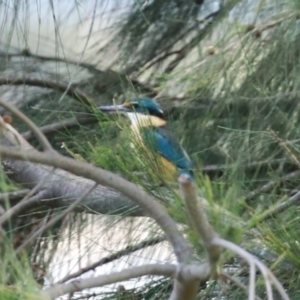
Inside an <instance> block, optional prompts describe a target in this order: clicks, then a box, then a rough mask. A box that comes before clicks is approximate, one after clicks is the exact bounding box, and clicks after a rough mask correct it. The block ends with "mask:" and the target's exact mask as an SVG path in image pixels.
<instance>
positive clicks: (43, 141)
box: [0, 99, 54, 151]
mask: <svg viewBox="0 0 300 300" xmlns="http://www.w3.org/2000/svg"><path fill="white" fill-rule="evenodd" d="M0 106H2V107H4V108H5V109H7V110H8V111H10V112H11V113H12V114H14V115H15V116H16V117H18V118H19V119H20V120H21V121H23V122H24V123H26V125H28V127H29V128H30V129H31V131H32V132H33V134H34V135H35V137H36V138H37V140H38V141H39V142H40V143H41V145H42V146H43V148H44V151H54V150H53V148H52V146H51V144H50V143H49V141H48V140H47V139H46V137H45V136H44V135H43V134H42V133H41V131H40V130H39V129H38V127H37V126H36V125H35V124H34V123H33V122H32V121H31V120H30V119H29V118H28V117H27V116H25V115H24V114H23V113H22V112H21V111H19V110H18V109H17V108H15V107H14V106H13V105H10V104H9V103H7V102H6V101H3V100H2V99H0Z"/></svg>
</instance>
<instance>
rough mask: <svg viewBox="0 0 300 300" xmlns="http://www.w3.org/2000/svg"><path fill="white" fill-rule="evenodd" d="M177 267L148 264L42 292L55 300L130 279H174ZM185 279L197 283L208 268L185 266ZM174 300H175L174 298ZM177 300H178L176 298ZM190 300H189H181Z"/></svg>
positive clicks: (205, 276)
mask: <svg viewBox="0 0 300 300" xmlns="http://www.w3.org/2000/svg"><path fill="white" fill-rule="evenodd" d="M177 270H178V269H177V266H175V265H170V264H165V265H162V264H150V265H144V266H139V267H134V268H130V269H126V270H123V271H120V272H116V273H111V274H105V275H100V276H97V277H92V278H87V279H76V280H73V281H71V282H70V283H64V284H57V285H54V286H53V287H50V288H47V289H45V290H44V291H43V293H44V294H45V296H48V297H50V298H51V299H55V298H56V297H59V296H62V295H65V294H68V293H74V292H77V291H82V290H84V289H88V288H93V287H101V286H104V285H107V284H112V283H116V282H121V281H125V280H129V279H132V278H137V277H141V276H151V275H154V276H155V275H156V276H167V277H175V276H176V272H177ZM182 275H183V276H184V277H186V279H189V280H190V279H191V278H195V279H197V281H200V280H205V279H207V277H208V276H209V266H208V264H206V263H203V264H202V265H200V266H185V267H184V271H183V273H182ZM174 299H175V298H174ZM178 299H179V298H178ZM182 299H184V300H185V299H190V298H188V297H187V298H182Z"/></svg>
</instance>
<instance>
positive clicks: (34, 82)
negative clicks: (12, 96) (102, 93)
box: [0, 77, 96, 107]
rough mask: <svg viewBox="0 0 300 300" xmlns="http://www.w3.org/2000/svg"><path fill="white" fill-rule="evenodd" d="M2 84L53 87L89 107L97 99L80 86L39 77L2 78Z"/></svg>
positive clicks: (0, 79) (0, 81) (0, 83)
mask: <svg viewBox="0 0 300 300" xmlns="http://www.w3.org/2000/svg"><path fill="white" fill-rule="evenodd" d="M0 85H30V86H38V87H41V88H45V89H53V90H57V91H60V92H63V93H64V92H66V94H67V95H68V96H70V97H72V98H74V99H75V100H77V101H79V102H81V103H83V104H85V105H87V106H88V107H93V106H94V105H95V103H96V102H95V101H94V99H93V97H92V96H90V95H87V94H86V93H85V92H84V91H82V90H80V89H79V88H78V87H72V86H70V87H69V86H68V83H62V82H58V81H51V80H42V79H37V78H26V77H22V78H16V77H11V78H0Z"/></svg>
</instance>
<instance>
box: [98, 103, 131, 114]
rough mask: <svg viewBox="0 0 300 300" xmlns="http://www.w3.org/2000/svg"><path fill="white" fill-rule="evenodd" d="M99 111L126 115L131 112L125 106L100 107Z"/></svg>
mask: <svg viewBox="0 0 300 300" xmlns="http://www.w3.org/2000/svg"><path fill="white" fill-rule="evenodd" d="M98 109H99V110H100V111H102V112H104V113H124V112H127V111H129V109H128V108H126V107H125V106H124V105H108V106H100V107H98Z"/></svg>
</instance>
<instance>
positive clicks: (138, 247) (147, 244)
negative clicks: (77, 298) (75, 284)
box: [57, 236, 166, 283]
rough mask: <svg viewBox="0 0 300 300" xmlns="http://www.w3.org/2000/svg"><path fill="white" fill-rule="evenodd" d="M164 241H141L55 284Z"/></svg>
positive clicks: (157, 238)
mask: <svg viewBox="0 0 300 300" xmlns="http://www.w3.org/2000/svg"><path fill="white" fill-rule="evenodd" d="M165 240H166V237H164V236H162V237H156V238H152V239H148V240H145V241H142V242H140V243H138V244H136V245H130V246H127V247H125V248H124V249H122V250H120V251H118V252H116V253H114V254H112V255H110V256H107V257H104V258H102V259H100V260H99V261H97V262H95V263H93V264H91V265H89V266H87V267H85V268H81V269H80V270H79V271H77V272H75V273H72V274H70V275H67V276H66V277H64V278H63V279H61V280H59V281H58V282H57V283H64V282H66V281H69V280H70V279H73V278H76V277H79V276H80V275H82V274H84V273H86V272H88V271H91V270H95V269H96V268H98V267H100V266H102V265H104V264H107V263H109V262H112V261H114V260H116V259H119V258H120V257H122V256H125V255H129V254H130V253H133V252H135V251H138V250H141V249H144V248H146V247H150V246H153V245H156V244H158V243H161V242H163V241H165Z"/></svg>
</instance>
